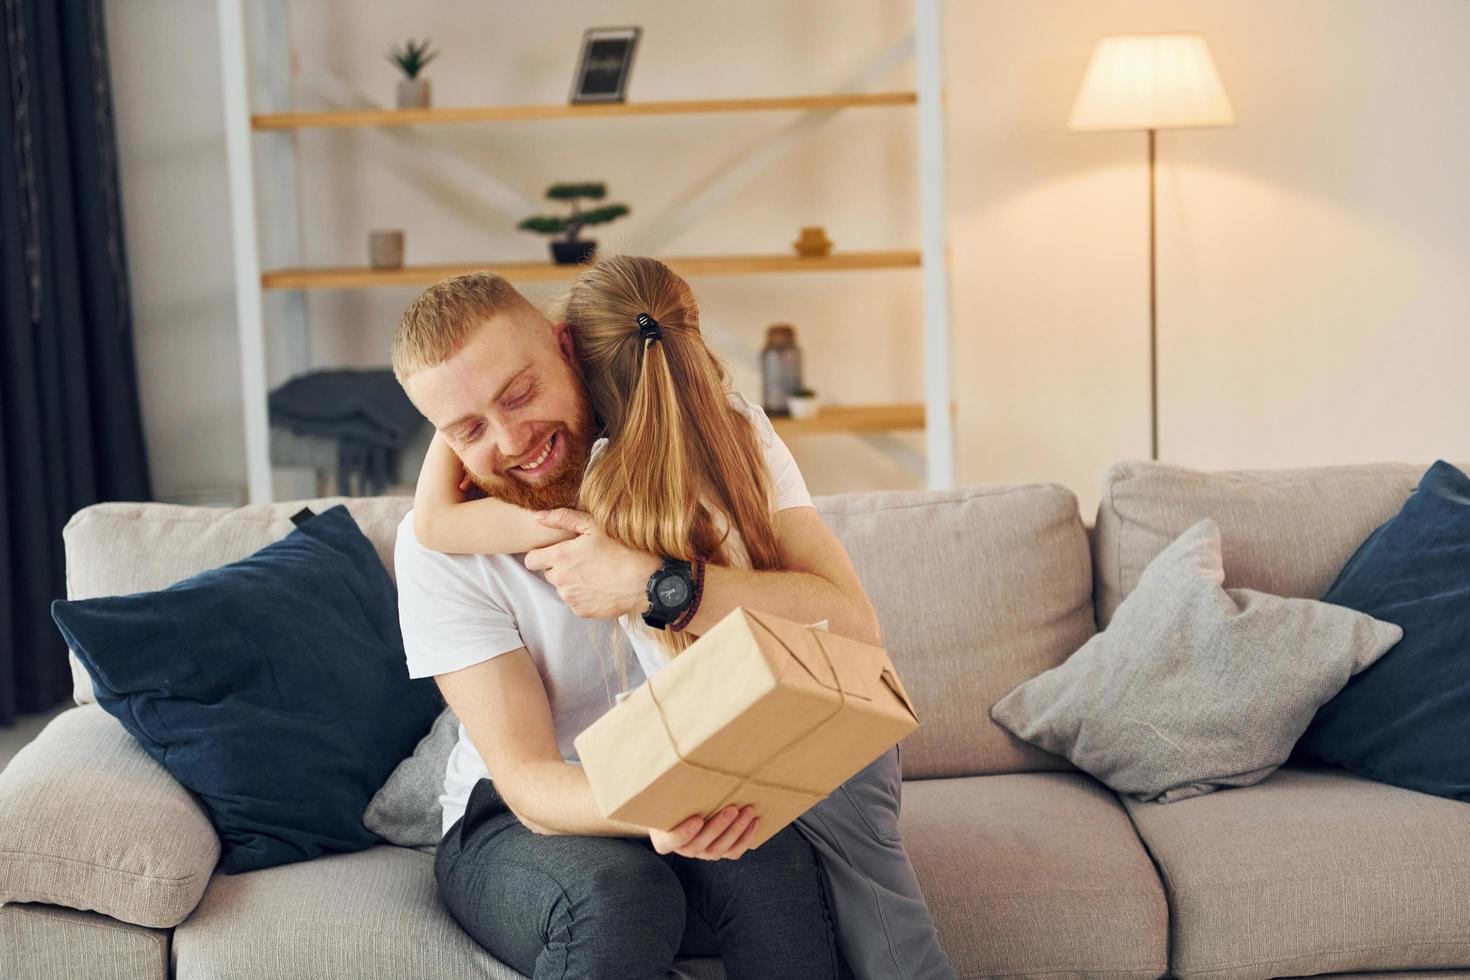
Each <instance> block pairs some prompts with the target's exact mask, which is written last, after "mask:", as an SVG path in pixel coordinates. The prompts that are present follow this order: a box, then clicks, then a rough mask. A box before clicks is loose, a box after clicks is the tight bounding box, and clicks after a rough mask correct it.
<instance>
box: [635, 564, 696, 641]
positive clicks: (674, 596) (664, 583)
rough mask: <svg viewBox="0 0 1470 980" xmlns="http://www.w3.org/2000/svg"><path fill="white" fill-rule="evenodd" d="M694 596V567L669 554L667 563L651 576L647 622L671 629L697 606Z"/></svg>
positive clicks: (654, 626)
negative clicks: (689, 609)
mask: <svg viewBox="0 0 1470 980" xmlns="http://www.w3.org/2000/svg"><path fill="white" fill-rule="evenodd" d="M694 599H695V591H694V566H693V565H691V564H690V563H689V562H687V561H680V560H679V559H677V558H669V557H667V556H665V558H664V561H663V564H662V565H660V566H659V567H658V568H657V569H656V570H655V571H654V573H653V574H652V575H650V576H648V610H647V611H646V612H644V614H643V621H644V622H645V623H647V624H648V625H649V626H652V627H653V628H654V629H660V630H662V629H668V627H669V624H670V623H672V622H674V621H675V620H677V619H678V618H679V617H680V616H681V615H683V614H684V612H685V611H686V610H687V609H688V608H689V607H690V606H692V605H694Z"/></svg>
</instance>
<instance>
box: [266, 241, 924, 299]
mask: <svg viewBox="0 0 1470 980" xmlns="http://www.w3.org/2000/svg"><path fill="white" fill-rule="evenodd" d="M662 261H663V262H664V263H666V264H667V265H668V267H669V268H670V269H673V270H674V271H675V272H677V273H678V274H679V275H681V276H741V275H749V274H751V273H761V272H837V271H846V270H852V269H905V268H917V267H919V266H921V265H922V264H923V262H922V258H921V256H920V254H919V252H918V251H914V250H909V251H896V252H834V253H832V254H829V255H823V256H819V257H812V258H803V257H802V256H799V255H695V256H689V257H687V258H672V257H667V256H665V257H663V259H662ZM476 271H486V272H494V273H497V274H499V275H502V276H504V277H505V278H507V279H509V280H510V281H511V282H555V281H558V280H563V279H572V278H574V277H575V276H576V274H577V273H578V272H580V271H581V269H580V267H579V266H574V265H557V264H556V263H554V262H482V263H467V264H463V265H459V264H456V265H419V266H404V267H403V268H401V269H371V268H366V267H343V268H336V269H272V270H270V271H267V272H264V273H262V274H261V276H260V285H261V288H262V289H359V288H363V287H366V286H428V285H431V284H432V283H436V282H438V281H439V280H440V279H444V278H447V277H449V276H457V275H460V274H461V273H464V272H476Z"/></svg>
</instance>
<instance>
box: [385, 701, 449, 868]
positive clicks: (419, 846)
mask: <svg viewBox="0 0 1470 980" xmlns="http://www.w3.org/2000/svg"><path fill="white" fill-rule="evenodd" d="M457 741H459V719H458V718H456V717H455V715H454V711H453V710H451V709H450V708H445V709H444V710H443V711H441V712H439V717H438V718H435V719H434V724H433V726H432V727H430V729H429V733H428V734H427V735H425V736H424V737H423V738H421V739H419V744H418V745H417V746H415V747H414V750H413V755H411V756H409V757H408V758H407V759H404V760H403V761H402V762H400V763H398V766H397V768H395V769H394V770H393V774H392V775H391V776H389V777H388V781H387V782H385V783H384V784H383V785H382V787H381V788H380V789H379V790H378V791H377V792H376V793H374V794H373V798H372V799H371V800H370V801H369V802H368V806H367V809H366V810H364V811H363V813H362V823H363V826H365V827H367V829H368V830H371V831H372V832H373V833H375V834H377V835H378V836H379V837H381V838H383V839H384V840H386V841H388V842H389V843H390V844H397V845H398V846H399V847H412V848H414V849H415V850H419V851H423V852H424V853H426V854H433V853H434V851H435V850H437V849H438V847H439V839H440V837H442V836H443V835H442V833H441V830H442V826H443V822H444V811H443V808H442V807H441V806H440V805H439V794H440V793H442V792H444V770H445V769H446V768H447V767H448V765H449V753H450V752H451V751H453V750H454V743H455V742H457Z"/></svg>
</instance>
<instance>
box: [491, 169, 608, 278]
mask: <svg viewBox="0 0 1470 980" xmlns="http://www.w3.org/2000/svg"><path fill="white" fill-rule="evenodd" d="M546 196H547V197H549V198H550V199H551V200H553V201H566V202H567V203H568V204H570V205H571V208H572V213H571V214H570V215H567V216H565V217H563V216H559V215H534V216H533V217H530V218H527V219H525V220H524V221H522V222H521V223H520V224H518V225H516V227H517V228H519V229H521V230H522V231H534V232H539V233H540V234H543V235H558V234H561V233H563V232H565V233H566V237H565V238H562V239H558V240H555V241H553V242H552V243H551V257H552V258H553V259H554V260H555V261H556V262H557V263H558V264H560V265H575V264H576V263H578V262H586V261H588V260H589V259H591V258H592V256H593V253H595V252H596V251H597V242H596V241H595V240H587V239H581V238H578V237H577V235H578V234H579V233H580V232H581V231H582V229H583V228H584V227H586V226H587V225H605V224H607V223H608V222H609V221H613V220H615V219H617V218H621V217H622V216H623V215H625V214H627V213H628V207H627V205H625V204H604V205H603V206H602V207H599V208H593V209H591V210H589V211H583V210H582V209H581V208H580V207H579V206H578V204H577V202H578V201H581V200H588V201H600V200H602V199H603V198H604V197H606V196H607V185H606V184H593V183H582V184H552V185H551V187H550V188H548V189H547V191H546Z"/></svg>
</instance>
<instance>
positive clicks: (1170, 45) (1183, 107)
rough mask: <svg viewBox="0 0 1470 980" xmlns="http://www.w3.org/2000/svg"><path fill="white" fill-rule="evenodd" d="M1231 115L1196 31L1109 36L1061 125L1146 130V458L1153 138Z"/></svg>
mask: <svg viewBox="0 0 1470 980" xmlns="http://www.w3.org/2000/svg"><path fill="white" fill-rule="evenodd" d="M1233 125H1235V113H1234V112H1232V111H1231V109H1230V100H1229V99H1227V98H1226V97H1225V87H1224V86H1223V85H1221V84H1220V75H1219V73H1218V72H1217V71H1215V62H1214V60H1213V59H1211V58H1210V49H1209V47H1208V46H1207V45H1206V44H1205V39H1204V38H1203V37H1201V36H1200V35H1198V34H1114V35H1110V36H1108V37H1104V38H1101V39H1099V40H1098V42H1097V45H1096V46H1095V47H1094V48H1093V49H1092V60H1091V61H1090V62H1089V63H1088V65H1087V74H1086V75H1085V76H1083V79H1082V88H1081V90H1079V91H1078V93H1077V101H1076V103H1074V104H1073V106H1072V117H1071V119H1070V120H1068V122H1067V128H1069V129H1074V130H1093V131H1095V130H1117V129H1128V130H1137V129H1144V130H1147V131H1148V380H1149V419H1150V432H1151V445H1152V453H1153V455H1152V457H1151V458H1153V459H1155V460H1157V459H1158V458H1159V367H1158V320H1159V306H1158V290H1157V286H1156V274H1155V268H1156V266H1155V256H1156V254H1157V248H1156V242H1157V232H1156V225H1157V222H1156V220H1155V217H1154V138H1155V134H1156V133H1157V132H1158V131H1159V130H1161V129H1192V128H1196V127H1201V126H1233Z"/></svg>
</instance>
